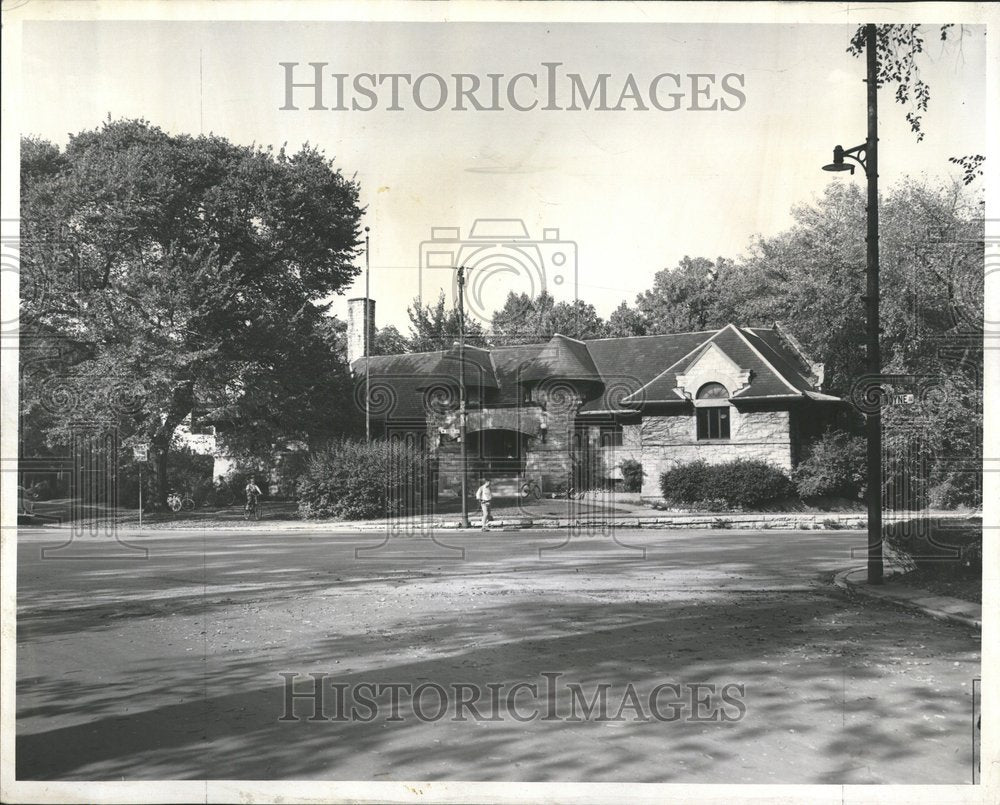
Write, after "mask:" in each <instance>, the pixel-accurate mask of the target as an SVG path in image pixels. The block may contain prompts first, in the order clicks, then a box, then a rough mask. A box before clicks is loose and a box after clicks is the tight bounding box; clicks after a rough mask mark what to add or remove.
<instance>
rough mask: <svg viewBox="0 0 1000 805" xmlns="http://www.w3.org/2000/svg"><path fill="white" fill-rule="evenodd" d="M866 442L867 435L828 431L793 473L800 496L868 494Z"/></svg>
mask: <svg viewBox="0 0 1000 805" xmlns="http://www.w3.org/2000/svg"><path fill="white" fill-rule="evenodd" d="M865 456H866V445H865V440H864V437H862V436H852V435H850V434H848V433H844V432H843V431H832V430H828V431H826V432H825V433H824V434H823V436H822V437H821V438H820V439H819V440H817V441H816V442H814V443H813V445H812V446H811V447H810V448H809V452H808V454H807V455H806V457H805V458H804V459H803V460H802V461H801V462H800V463H799V465H798V466H797V467H796V468H795V470H794V471H793V472H792V480H793V481H794V482H795V488H796V490H797V491H798V493H799V496H800V497H815V496H818V495H837V496H841V497H847V498H863V497H864V496H865V476H866V471H865V470H866V464H865Z"/></svg>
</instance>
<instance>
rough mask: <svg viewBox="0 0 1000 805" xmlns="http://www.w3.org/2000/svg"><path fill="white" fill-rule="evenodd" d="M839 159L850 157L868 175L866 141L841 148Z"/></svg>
mask: <svg viewBox="0 0 1000 805" xmlns="http://www.w3.org/2000/svg"><path fill="white" fill-rule="evenodd" d="M840 156H841V159H850V160H851V161H852V162H856V163H858V164H859V165H860V166H861V170H863V171H864V172H865V175H866V176H867V175H868V143H861V145H856V146H854V148H844V149H841V155H840Z"/></svg>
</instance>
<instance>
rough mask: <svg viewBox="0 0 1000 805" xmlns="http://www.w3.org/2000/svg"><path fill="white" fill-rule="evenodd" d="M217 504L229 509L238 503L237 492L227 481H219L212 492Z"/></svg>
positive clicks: (221, 507)
mask: <svg viewBox="0 0 1000 805" xmlns="http://www.w3.org/2000/svg"><path fill="white" fill-rule="evenodd" d="M212 497H213V499H214V500H215V505H216V506H218V507H219V508H220V509H228V508H229V507H230V506H232V505H234V504H235V503H236V493H235V492H234V491H233V490H232V487H230V486H229V484H228V483H227V482H225V481H222V482H220V483H218V484H217V485H216V487H215V489H214V490H213V492H212Z"/></svg>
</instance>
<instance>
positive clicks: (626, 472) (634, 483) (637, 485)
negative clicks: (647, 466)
mask: <svg viewBox="0 0 1000 805" xmlns="http://www.w3.org/2000/svg"><path fill="white" fill-rule="evenodd" d="M620 466H621V470H622V478H624V479H625V484H624V491H625V492H641V491H642V479H643V477H644V476H645V475H646V473H645V472H643V470H642V464H640V463H639V462H638V461H636V460H635V459H632V458H627V459H625V460H624V461H622V463H621V465H620Z"/></svg>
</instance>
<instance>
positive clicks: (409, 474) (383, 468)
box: [297, 440, 427, 520]
mask: <svg viewBox="0 0 1000 805" xmlns="http://www.w3.org/2000/svg"><path fill="white" fill-rule="evenodd" d="M426 459H427V457H426V455H425V454H424V453H423V452H421V451H419V450H417V449H416V448H414V447H413V446H412V445H409V444H406V443H405V442H395V441H392V442H386V441H377V442H372V443H371V444H366V443H364V442H356V441H348V440H345V441H340V442H335V443H333V444H331V445H330V446H329V447H327V448H325V449H323V450H320V451H318V452H316V453H314V454H313V455H311V456H310V458H309V461H308V463H307V464H306V467H305V471H304V472H303V473H302V475H301V476H300V477H299V480H298V484H297V492H298V502H299V514H300V516H302V517H304V518H320V517H335V518H338V519H343V520H360V519H367V518H375V517H389V516H395V515H401V514H409V513H412V512H415V511H420V510H422V508H423V506H424V504H425V502H426V500H427V494H426V491H427V490H426V479H427V471H426Z"/></svg>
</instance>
